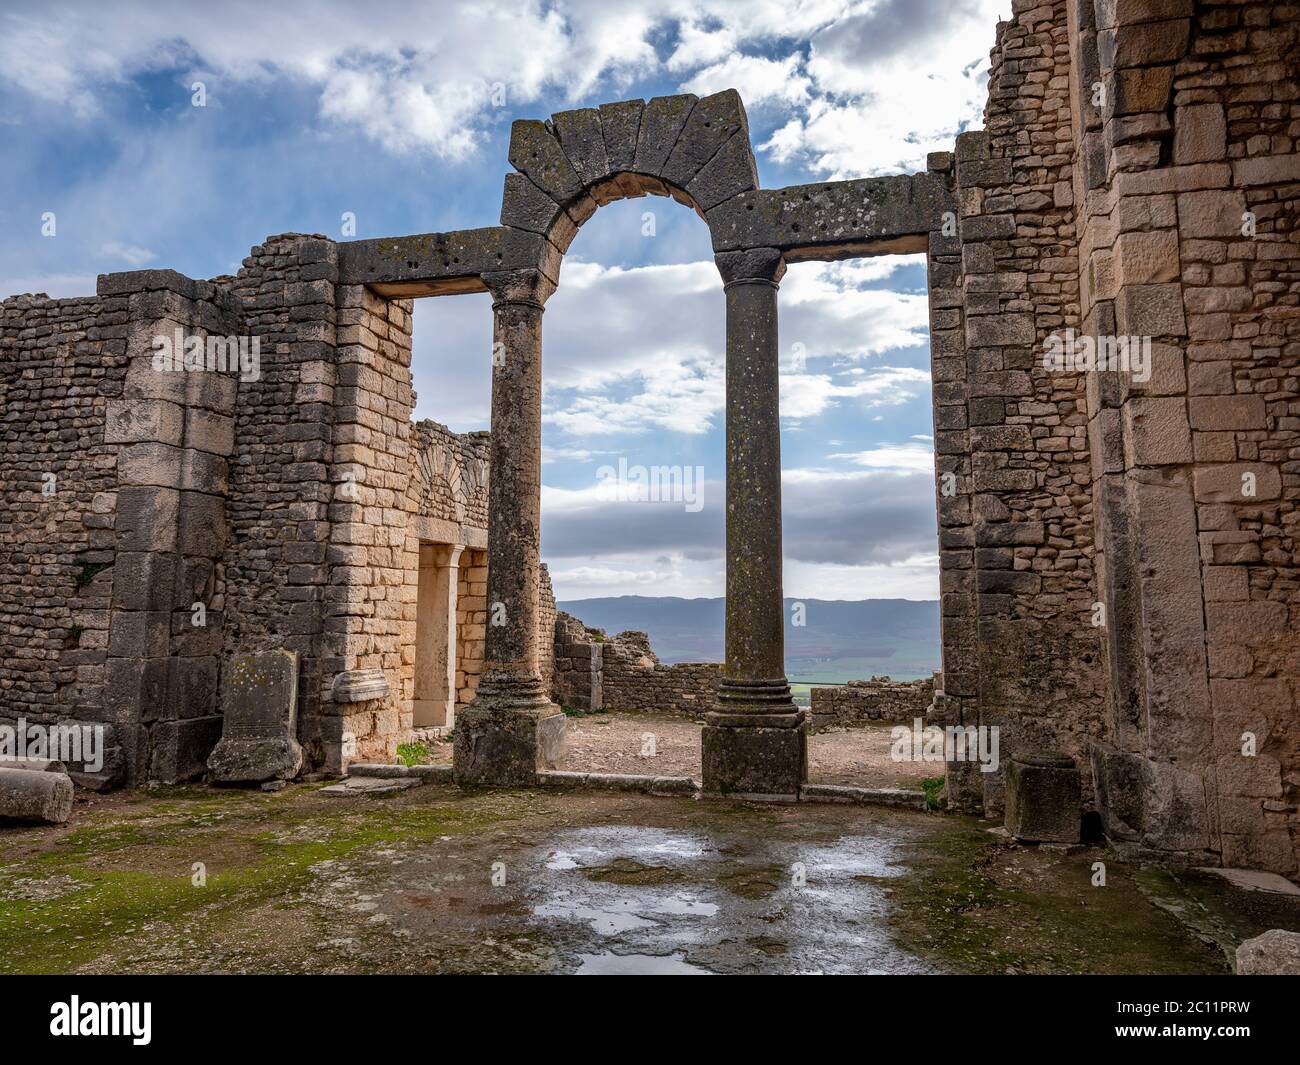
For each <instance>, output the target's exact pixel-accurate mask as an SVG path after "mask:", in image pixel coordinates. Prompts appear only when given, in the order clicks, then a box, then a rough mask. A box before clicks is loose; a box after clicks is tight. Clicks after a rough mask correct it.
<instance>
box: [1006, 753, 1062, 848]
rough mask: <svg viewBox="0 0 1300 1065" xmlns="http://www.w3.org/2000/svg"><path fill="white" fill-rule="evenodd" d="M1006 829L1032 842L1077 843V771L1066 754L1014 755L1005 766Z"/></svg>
mask: <svg viewBox="0 0 1300 1065" xmlns="http://www.w3.org/2000/svg"><path fill="white" fill-rule="evenodd" d="M1006 779H1007V785H1006V821H1005V824H1006V828H1007V831H1008V832H1010V833H1011V835H1013V836H1014V837H1015V838H1016V839H1021V840H1025V841H1028V842H1034V843H1078V842H1079V831H1080V813H1079V770H1078V767H1077V766H1076V765H1075V763H1074V759H1073V758H1071V757H1070V756H1069V755H1068V754H1059V753H1057V752H1050V751H1049V752H1036V753H1027V754H1018V755H1016V756H1015V757H1014V758H1013V759H1012V761H1011V764H1010V765H1009V766H1008V767H1007V778H1006Z"/></svg>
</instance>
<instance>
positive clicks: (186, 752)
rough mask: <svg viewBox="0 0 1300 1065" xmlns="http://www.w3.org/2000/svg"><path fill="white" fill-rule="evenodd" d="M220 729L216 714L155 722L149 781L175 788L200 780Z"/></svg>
mask: <svg viewBox="0 0 1300 1065" xmlns="http://www.w3.org/2000/svg"><path fill="white" fill-rule="evenodd" d="M221 728H222V725H221V718H220V717H218V716H217V715H215V714H213V715H211V716H207V717H196V718H189V719H186V720H182V721H160V722H158V724H156V725H155V726H154V727H153V730H152V732H151V738H152V742H153V747H152V751H151V757H150V760H149V779H150V780H158V781H161V782H162V783H164V784H178V783H181V782H183V781H186V780H194V779H196V778H197V777H199V776H201V775H202V774H203V770H204V767H205V766H206V764H207V761H208V757H209V755H210V754H211V753H212V751H213V748H214V746H215V745H216V744H217V741H218V739H219V738H220V737H221Z"/></svg>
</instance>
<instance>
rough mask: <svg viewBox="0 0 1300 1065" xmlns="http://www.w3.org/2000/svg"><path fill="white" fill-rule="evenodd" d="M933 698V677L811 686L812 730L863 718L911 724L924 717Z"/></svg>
mask: <svg viewBox="0 0 1300 1065" xmlns="http://www.w3.org/2000/svg"><path fill="white" fill-rule="evenodd" d="M933 697H934V679H933V678H926V679H923V680H912V681H895V680H892V679H890V678H889V677H872V678H871V679H870V680H851V681H849V682H848V683H847V684H845V685H844V686H843V687H838V688H813V689H812V727H813V730H814V731H816V730H818V729H821V728H828V727H831V726H835V725H856V724H861V723H862V722H864V721H885V722H899V723H911V721H912V720H913V719H915V718H918V717H924V716H925V713H926V711H927V710H928V709H929V708H930V701H931V699H933Z"/></svg>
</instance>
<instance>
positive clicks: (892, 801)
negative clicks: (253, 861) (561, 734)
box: [322, 762, 926, 810]
mask: <svg viewBox="0 0 1300 1065" xmlns="http://www.w3.org/2000/svg"><path fill="white" fill-rule="evenodd" d="M439 781H442V782H446V783H451V782H452V767H451V766H449V765H409V766H408V765H389V764H385V763H381V762H358V763H356V764H355V765H351V766H349V767H348V778H347V779H346V780H344V781H343V782H342V783H340V784H333V785H331V786H330V787H328V788H324V789H322V793H323V794H328V795H351V794H358V793H362V792H365V793H368V794H375V793H382V792H385V791H403V790H405V789H406V788H413V787H418V786H419V785H421V784H432V783H436V782H439ZM537 784H538V786H539V787H542V788H550V789H554V790H557V791H563V790H566V789H583V788H596V789H603V790H607V791H633V792H638V793H640V794H643V795H689V796H692V797H695V798H705V797H707V798H710V799H726V798H731V799H741V800H744V801H746V802H814V803H819V802H838V803H856V804H858V805H860V806H896V807H903V808H906V809H913V810H924V809H925V808H926V802H925V792H923V791H910V790H908V789H906V788H855V787H852V786H850V785H847V784H805V785H804V786H803V788H802V789H801V791H800V793H799V796H798V798H795V797H794V796H791V795H740V794H737V795H712V794H707V795H706V793H705V792H704V791H703V789H702V787H701V785H700V783H699V782H698V781H696V780H692V779H691V778H690V777H656V776H649V775H646V774H639V773H575V772H570V771H567V770H559V769H544V770H542V771H541V772H539V773H538V774H537Z"/></svg>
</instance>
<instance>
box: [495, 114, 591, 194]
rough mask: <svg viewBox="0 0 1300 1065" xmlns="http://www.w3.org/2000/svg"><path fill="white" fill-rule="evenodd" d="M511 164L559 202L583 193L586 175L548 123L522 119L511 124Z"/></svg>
mask: <svg viewBox="0 0 1300 1065" xmlns="http://www.w3.org/2000/svg"><path fill="white" fill-rule="evenodd" d="M510 165H511V166H513V167H514V168H515V169H516V170H518V171H519V172H520V173H521V174H523V175H524V176H525V177H527V178H528V180H529V181H531V182H532V183H533V184H534V185H536V186H537V187H538V188H539V189H541V190H542V191H543V192H545V193H546V194H547V195H548V196H550V198H551V199H553V200H554V201H555V202H556V203H558V204H561V205H564V204H567V203H569V202H570V201H571V200H574V199H577V197H578V196H579V195H580V194H581V192H582V178H581V177H579V176H578V172H577V171H576V170H575V169H574V168H573V164H572V163H571V162H569V157H568V156H567V155H565V154H564V149H563V148H561V147H560V142H559V140H558V138H557V137H556V136H555V134H554V133H553V132H552V131H551V130H550V129H549V128H548V127H547V125H546V123H545V122H538V121H536V120H534V119H526V118H521V119H516V120H515V121H514V122H513V123H511V126H510Z"/></svg>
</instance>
